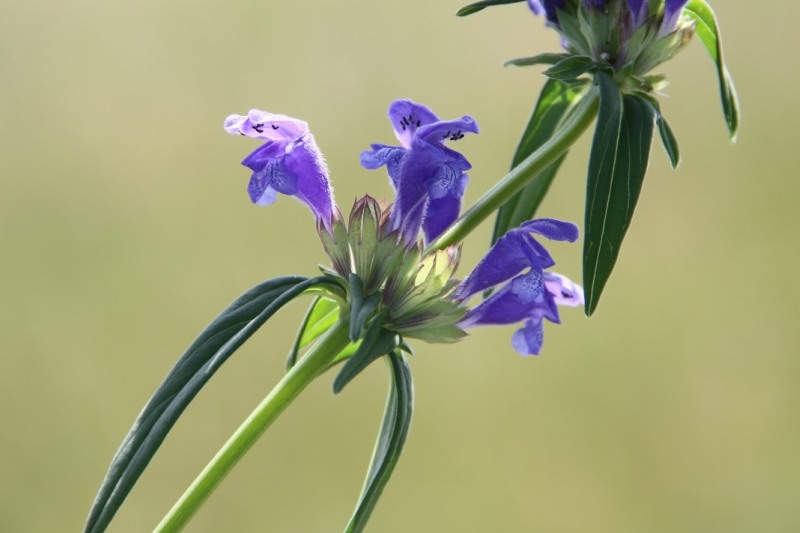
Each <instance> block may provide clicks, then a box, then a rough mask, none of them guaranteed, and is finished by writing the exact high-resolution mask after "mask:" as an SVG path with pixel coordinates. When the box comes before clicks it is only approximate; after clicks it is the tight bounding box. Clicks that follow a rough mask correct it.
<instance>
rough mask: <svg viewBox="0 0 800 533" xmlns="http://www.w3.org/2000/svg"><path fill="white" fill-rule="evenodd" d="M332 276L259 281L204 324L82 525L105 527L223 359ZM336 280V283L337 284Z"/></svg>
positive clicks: (134, 432) (121, 453)
mask: <svg viewBox="0 0 800 533" xmlns="http://www.w3.org/2000/svg"><path fill="white" fill-rule="evenodd" d="M328 284H336V282H335V281H334V280H332V279H331V278H328V277H318V278H313V279H308V278H303V277H298V276H290V277H283V278H276V279H272V280H269V281H265V282H263V283H261V284H259V285H256V286H255V287H253V288H252V289H250V290H249V291H247V292H246V293H244V294H243V295H242V296H240V297H239V298H237V299H236V300H235V301H234V302H233V303H232V304H231V305H230V306H228V308H227V309H225V310H224V311H223V312H222V313H221V314H220V315H219V316H218V317H217V318H215V319H214V321H213V322H211V324H209V325H208V327H206V329H205V330H203V332H202V333H200V335H199V336H198V337H197V339H195V341H194V342H193V343H192V344H191V345H190V346H189V348H187V350H186V352H185V353H184V354H183V355H182V356H181V357H180V359H178V362H177V363H176V364H175V366H174V367H173V368H172V370H170V372H169V374H167V377H166V378H165V379H164V382H163V383H162V384H161V385H160V386H159V387H158V389H156V391H155V393H154V394H153V396H152V397H151V398H150V400H149V401H148V402H147V404H146V405H145V407H144V409H143V410H142V412H141V413H140V414H139V416H138V418H137V419H136V422H134V424H133V427H132V428H131V430H130V431H129V432H128V435H127V436H126V437H125V439H124V440H123V441H122V445H121V446H120V448H119V450H117V453H116V455H115V456H114V458H113V459H112V461H111V466H110V467H109V470H108V473H107V474H106V478H105V479H104V480H103V484H102V485H101V486H100V491H99V492H98V494H97V496H96V497H95V501H94V504H93V505H92V509H91V511H90V512H89V517H88V519H87V521H86V526H85V529H84V531H85V532H86V533H88V532H93V533H99V532H101V531H104V530H105V529H106V527H107V526H108V524H109V522H110V521H111V519H112V518H113V516H114V514H115V513H116V512H117V509H119V507H120V505H122V502H123V501H124V500H125V497H126V496H127V495H128V493H129V492H130V491H131V489H132V488H133V485H134V484H135V483H136V481H137V480H138V479H139V476H140V475H141V473H142V472H143V471H144V469H145V467H146V466H147V464H148V463H149V462H150V460H151V459H152V458H153V456H154V455H155V453H156V451H157V450H158V448H159V446H160V445H161V443H162V442H163V441H164V439H165V438H166V436H167V434H168V433H169V431H170V430H171V429H172V427H173V426H174V425H175V422H176V421H177V420H178V418H179V417H180V415H181V414H182V413H183V411H184V410H185V409H186V407H187V406H188V405H189V403H190V402H191V401H192V400H193V399H194V397H195V396H196V395H197V393H198V392H199V391H200V389H201V388H202V387H203V386H204V385H205V384H206V383H207V382H208V380H209V379H211V377H212V376H213V375H214V373H215V372H216V371H217V370H219V368H220V367H221V366H222V364H223V363H224V362H225V361H226V360H227V359H228V358H229V357H230V356H231V355H232V354H233V353H234V352H235V351H236V350H237V349H238V348H239V347H240V346H241V345H242V344H244V342H245V341H246V340H247V339H249V338H250V336H251V335H253V333H255V332H256V330H258V328H260V327H261V326H262V325H263V324H264V322H266V321H267V320H268V319H269V318H270V317H271V316H272V315H273V314H274V313H275V312H276V311H278V310H279V309H280V308H281V307H283V306H284V305H285V304H287V303H288V302H290V301H291V300H293V299H294V298H296V297H297V296H298V295H300V294H301V293H303V292H304V291H306V290H307V289H309V288H311V287H315V286H322V285H328ZM337 286H338V284H337Z"/></svg>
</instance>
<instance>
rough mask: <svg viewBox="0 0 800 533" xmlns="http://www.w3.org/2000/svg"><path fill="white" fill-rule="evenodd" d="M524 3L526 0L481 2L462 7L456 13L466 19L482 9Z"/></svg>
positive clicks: (486, 0) (490, 0)
mask: <svg viewBox="0 0 800 533" xmlns="http://www.w3.org/2000/svg"><path fill="white" fill-rule="evenodd" d="M524 1H525V0H481V1H480V2H475V3H474V4H469V5H468V6H464V7H462V8H461V9H459V10H458V11H457V12H456V15H457V16H459V17H466V16H467V15H472V14H473V13H477V12H478V11H481V10H482V9H486V8H487V7H492V6H502V5H504V4H516V3H518V2H524Z"/></svg>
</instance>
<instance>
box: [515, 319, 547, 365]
mask: <svg viewBox="0 0 800 533" xmlns="http://www.w3.org/2000/svg"><path fill="white" fill-rule="evenodd" d="M543 344H544V328H543V327H542V319H541V318H540V319H538V320H537V319H530V320H526V321H525V327H523V328H521V329H518V330H517V331H515V332H514V335H512V336H511V345H512V346H513V347H514V349H515V350H516V351H517V352H518V353H519V354H520V355H524V356H528V355H539V352H541V351H542V345H543Z"/></svg>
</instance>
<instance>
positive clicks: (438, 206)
mask: <svg viewBox="0 0 800 533" xmlns="http://www.w3.org/2000/svg"><path fill="white" fill-rule="evenodd" d="M460 211H461V198H460V197H458V196H455V195H451V194H448V195H445V196H442V197H441V198H430V199H429V200H428V206H427V208H426V209H425V218H424V220H423V222H422V231H423V233H424V235H425V242H426V243H429V242H433V240H434V239H436V237H438V236H439V235H441V234H442V233H444V230H446V229H447V228H449V227H450V224H452V223H453V222H455V221H456V219H457V218H458V213H459V212H460Z"/></svg>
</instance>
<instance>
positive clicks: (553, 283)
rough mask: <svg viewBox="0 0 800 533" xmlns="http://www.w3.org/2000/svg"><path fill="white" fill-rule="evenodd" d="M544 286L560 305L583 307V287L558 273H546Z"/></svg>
mask: <svg viewBox="0 0 800 533" xmlns="http://www.w3.org/2000/svg"><path fill="white" fill-rule="evenodd" d="M544 285H545V287H546V288H547V292H549V293H550V294H551V295H552V297H553V301H554V302H555V303H556V304H558V305H568V306H570V307H578V306H579V305H583V303H584V300H583V287H581V286H580V285H578V284H577V283H574V282H573V281H572V280H571V279H569V278H568V277H566V276H562V275H561V274H557V273H556V272H545V273H544Z"/></svg>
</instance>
